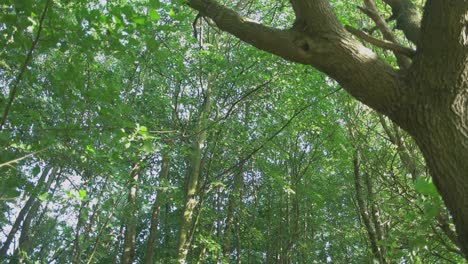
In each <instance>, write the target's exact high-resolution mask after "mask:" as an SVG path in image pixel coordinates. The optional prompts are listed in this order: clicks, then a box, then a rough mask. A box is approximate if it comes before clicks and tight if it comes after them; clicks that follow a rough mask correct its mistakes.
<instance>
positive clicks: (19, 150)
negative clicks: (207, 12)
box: [0, 0, 462, 263]
mask: <svg viewBox="0 0 468 264" xmlns="http://www.w3.org/2000/svg"><path fill="white" fill-rule="evenodd" d="M176 2H177V1H155V0H151V1H65V0H63V1H52V0H41V1H4V2H3V3H2V4H1V5H0V9H1V10H2V12H0V33H1V34H0V46H2V47H4V49H3V51H1V52H0V54H1V57H0V83H1V93H2V97H1V98H0V106H1V107H0V110H1V111H6V112H5V113H6V114H5V115H4V120H3V122H4V123H3V124H2V128H1V130H0V146H1V148H2V150H1V155H0V166H1V167H0V180H1V183H2V184H1V186H0V231H1V232H0V243H1V244H0V246H1V249H0V261H4V262H5V263H8V262H10V263H16V262H20V263H143V262H145V263H171V262H174V261H177V260H178V261H181V258H183V259H186V261H187V262H189V263H241V262H244V263H275V262H276V263H327V262H329V263H370V262H372V261H373V260H375V261H380V262H382V263H394V262H400V263H445V262H447V263H459V262H461V261H462V257H461V254H460V250H459V249H458V245H457V242H456V237H455V234H454V231H453V224H452V223H451V218H450V216H449V214H448V213H447V211H446V209H445V207H444V205H443V203H442V201H441V198H440V197H439V195H438V193H437V191H436V189H435V186H434V185H433V183H432V182H431V180H430V179H429V177H428V175H427V173H426V168H425V165H424V163H423V161H422V157H421V156H420V154H419V152H418V150H417V148H416V147H415V145H414V143H413V142H412V141H411V140H410V139H409V138H408V137H407V136H406V135H405V134H404V133H403V132H402V131H400V130H399V129H398V128H397V127H396V126H394V125H393V124H392V123H391V122H390V121H389V120H387V119H385V118H383V117H381V116H379V115H377V114H376V113H374V112H373V111H371V110H369V109H368V108H367V107H365V106H363V105H360V104H358V103H356V102H354V101H352V100H351V99H350V98H349V97H348V96H347V95H345V94H344V93H343V91H342V90H341V89H340V87H339V86H338V85H337V84H336V83H335V82H334V81H332V80H331V79H329V78H327V77H325V76H324V75H322V74H320V73H318V72H316V71H315V70H313V69H311V68H310V67H306V66H301V65H294V64H291V63H288V62H285V61H283V60H281V59H279V58H276V57H273V56H271V55H268V54H265V53H263V52H260V51H258V50H255V49H254V48H252V47H249V46H247V45H245V44H243V43H241V42H240V41H239V40H237V39H236V38H234V37H232V36H229V35H226V34H223V33H221V32H219V31H218V30H217V29H216V28H215V27H213V25H212V24H211V21H210V20H208V19H204V18H200V17H197V18H195V16H194V15H196V14H193V13H192V12H191V10H190V9H188V8H186V7H185V6H184V5H181V4H180V3H176ZM333 2H334V3H335V2H336V8H337V9H340V10H341V9H342V7H343V9H342V10H348V11H347V12H345V11H342V12H340V13H339V14H340V19H342V20H343V21H348V22H349V23H364V24H365V25H366V24H367V23H368V22H367V21H363V19H362V17H361V16H360V15H357V14H354V13H349V8H348V7H346V8H345V7H344V6H347V5H349V3H347V2H345V1H333ZM232 4H233V5H234V7H235V8H237V9H238V10H241V12H244V13H248V14H250V15H251V16H254V17H259V18H262V20H264V21H268V22H269V23H271V24H275V25H276V24H277V25H281V24H282V22H284V21H286V20H287V19H288V17H282V16H280V15H278V12H277V10H285V9H287V3H286V1H256V3H253V2H248V3H245V1H239V2H238V3H237V4H235V3H232ZM257 5H258V6H257ZM36 39H37V41H36ZM36 42H37V43H36ZM384 55H386V54H384ZM388 56H389V57H388V61H390V62H392V61H394V58H393V57H391V56H390V55H388ZM298 74H303V76H304V77H303V78H297V76H298ZM13 90H16V91H15V92H12V91H13ZM7 105H11V107H10V109H9V110H8V111H7V110H6V109H7ZM2 114H3V112H2ZM357 154H358V155H359V162H358V163H357V162H353V161H354V158H355V157H356V155H357ZM356 173H358V174H356ZM357 176H358V177H357ZM192 201H193V204H192ZM187 214H190V215H191V216H190V218H187ZM366 219H367V220H366ZM366 221H367V222H369V223H367V224H366ZM184 232H186V234H184V236H185V237H186V238H185V239H186V240H184V241H185V242H183V243H182V244H181V242H180V241H181V237H182V234H183V233H184ZM152 235H154V238H155V239H154V240H151V236H152ZM150 241H152V242H150ZM184 247H185V248H187V252H186V253H185V255H184V254H183V253H181V249H183V248H184ZM373 247H375V248H376V249H377V251H373V250H374V249H373ZM182 251H183V250H182ZM150 252H152V253H151V254H150ZM150 255H151V257H149V256H150ZM2 263H3V262H2Z"/></svg>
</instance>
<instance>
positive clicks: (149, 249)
mask: <svg viewBox="0 0 468 264" xmlns="http://www.w3.org/2000/svg"><path fill="white" fill-rule="evenodd" d="M161 155H162V160H161V172H160V174H159V175H160V176H159V179H160V181H161V182H163V181H165V180H166V179H167V178H168V176H169V164H170V156H169V153H168V151H167V150H163V152H162V154H161ZM164 195H165V194H164V191H163V190H161V191H159V192H158V194H157V197H156V200H155V201H154V204H153V213H152V215H151V226H150V234H149V237H148V242H147V245H146V253H145V258H144V261H143V263H145V264H153V263H154V250H155V243H156V238H157V234H158V223H159V213H160V211H161V202H164V201H165V198H164Z"/></svg>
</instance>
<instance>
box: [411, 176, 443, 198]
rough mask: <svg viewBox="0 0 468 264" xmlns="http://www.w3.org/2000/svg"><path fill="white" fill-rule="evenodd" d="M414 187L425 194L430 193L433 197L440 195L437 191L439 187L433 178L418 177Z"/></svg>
mask: <svg viewBox="0 0 468 264" xmlns="http://www.w3.org/2000/svg"><path fill="white" fill-rule="evenodd" d="M414 188H415V189H416V191H417V192H418V193H420V194H423V195H429V196H432V197H438V196H439V193H438V192H437V188H436V187H435V185H434V184H433V183H432V181H431V180H425V179H424V178H418V179H416V181H415V183H414Z"/></svg>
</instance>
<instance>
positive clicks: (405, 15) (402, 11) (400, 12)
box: [383, 0, 444, 44]
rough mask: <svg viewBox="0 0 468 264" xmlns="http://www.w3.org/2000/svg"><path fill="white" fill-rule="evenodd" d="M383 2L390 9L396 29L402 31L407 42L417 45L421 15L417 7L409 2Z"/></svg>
mask: <svg viewBox="0 0 468 264" xmlns="http://www.w3.org/2000/svg"><path fill="white" fill-rule="evenodd" d="M383 1H384V2H385V3H386V4H388V5H389V6H390V7H391V8H392V16H391V19H395V20H396V22H397V28H398V29H401V30H402V31H403V33H404V34H405V36H406V38H407V39H408V40H409V41H411V42H413V43H414V44H418V41H419V35H420V31H421V15H420V11H419V10H418V7H417V6H416V5H414V4H413V2H412V1H411V0H383ZM441 2H444V1H441Z"/></svg>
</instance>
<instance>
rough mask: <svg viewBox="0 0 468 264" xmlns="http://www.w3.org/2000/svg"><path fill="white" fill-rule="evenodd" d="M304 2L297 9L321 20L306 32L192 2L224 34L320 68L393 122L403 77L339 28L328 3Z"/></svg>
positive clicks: (210, 1) (209, 1) (208, 1)
mask: <svg viewBox="0 0 468 264" xmlns="http://www.w3.org/2000/svg"><path fill="white" fill-rule="evenodd" d="M301 2H302V4H301V3H299V1H298V2H296V1H292V3H293V7H295V9H297V7H303V8H304V10H303V11H308V12H310V13H307V17H309V15H310V14H313V15H314V16H315V17H314V18H313V20H307V23H308V24H305V25H306V27H305V28H304V29H301V28H297V27H293V28H292V29H290V30H279V29H274V28H271V27H267V26H264V25H261V24H259V23H256V22H253V21H251V20H249V19H246V18H242V17H241V16H239V15H238V14H237V13H236V12H234V11H232V10H230V9H228V8H226V7H224V6H222V5H220V4H218V3H217V2H216V1H215V0H189V5H190V6H191V7H192V8H194V9H196V10H197V11H199V12H200V13H201V14H202V15H203V16H207V17H210V18H211V19H212V20H213V21H214V22H215V23H216V25H217V26H218V27H219V28H220V29H221V30H224V31H227V32H229V33H231V34H233V35H235V36H236V37H238V38H240V39H241V40H243V41H245V42H247V43H249V44H251V45H253V46H255V47H257V48H259V49H261V50H264V51H267V52H269V53H272V54H276V55H278V56H280V57H282V58H285V59H287V60H290V61H294V62H299V63H303V64H307V65H311V66H313V67H315V68H317V69H318V70H320V71H322V72H324V73H325V74H327V75H329V76H330V77H331V78H333V79H335V80H336V81H338V82H339V83H340V84H341V85H342V86H343V88H344V89H345V90H346V91H348V92H349V93H350V94H351V95H352V96H354V97H355V98H357V99H358V100H360V101H361V102H363V103H365V104H367V105H369V106H370V107H372V108H373V109H375V110H377V111H379V112H381V113H383V114H386V115H388V116H390V117H392V115H393V113H394V111H395V110H396V108H398V107H399V106H400V102H401V100H400V96H401V91H403V90H404V86H405V85H404V84H402V83H400V82H399V80H398V78H397V77H398V76H397V73H396V72H395V71H394V70H393V69H392V68H391V67H390V66H389V65H387V64H386V63H384V62H382V61H381V60H380V59H379V58H378V56H377V55H376V54H375V53H373V52H372V51H371V50H370V49H368V48H366V47H364V46H363V45H362V44H361V43H360V42H358V41H356V40H355V39H353V38H352V36H351V35H350V34H349V33H348V32H347V31H346V30H345V29H344V28H343V27H342V26H341V25H340V24H338V22H337V21H338V20H337V18H336V16H335V15H334V13H333V10H332V9H331V7H330V5H329V3H328V1H326V0H308V1H301ZM312 4H314V5H312ZM312 7H315V9H314V8H312ZM301 15H305V13H304V12H302V13H301ZM311 19H312V18H311ZM311 23H312V24H311ZM322 25H323V28H322Z"/></svg>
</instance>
